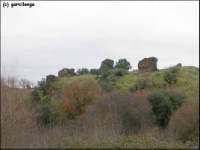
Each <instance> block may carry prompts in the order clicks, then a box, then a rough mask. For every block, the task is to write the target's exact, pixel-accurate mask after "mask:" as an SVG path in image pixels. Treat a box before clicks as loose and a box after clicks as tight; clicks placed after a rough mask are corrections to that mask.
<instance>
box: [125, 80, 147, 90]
mask: <svg viewBox="0 0 200 150" xmlns="http://www.w3.org/2000/svg"><path fill="white" fill-rule="evenodd" d="M147 87H148V81H147V80H146V79H144V78H140V79H138V80H137V81H136V82H135V83H134V85H132V86H131V87H130V88H129V90H130V91H131V92H136V91H141V92H142V90H144V89H145V88H147Z"/></svg>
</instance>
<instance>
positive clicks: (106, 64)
mask: <svg viewBox="0 0 200 150" xmlns="http://www.w3.org/2000/svg"><path fill="white" fill-rule="evenodd" d="M113 65H114V61H113V60H111V59H105V60H103V61H102V62H101V66H100V69H99V70H100V73H101V74H104V73H106V72H108V71H110V70H112V69H113Z"/></svg>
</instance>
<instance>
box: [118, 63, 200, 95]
mask: <svg viewBox="0 0 200 150" xmlns="http://www.w3.org/2000/svg"><path fill="white" fill-rule="evenodd" d="M166 70H167V69H162V70H160V71H156V72H151V73H145V74H136V73H129V74H128V75H125V76H123V77H121V78H119V80H117V81H116V83H115V84H116V86H117V87H118V88H119V89H120V90H124V91H126V90H128V89H129V87H130V86H132V85H134V84H135V81H136V80H137V79H139V78H141V77H144V78H146V79H149V80H150V81H151V82H152V83H154V86H153V88H155V89H158V88H160V87H162V86H164V85H165V81H164V80H163V74H164V71H166ZM198 83H199V69H198V68H196V67H190V66H185V67H182V68H181V70H180V72H179V74H178V81H177V83H176V87H177V88H179V89H181V90H183V92H184V93H185V94H186V95H187V96H194V95H196V93H197V92H198V91H197V90H198Z"/></svg>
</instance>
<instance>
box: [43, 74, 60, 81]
mask: <svg viewBox="0 0 200 150" xmlns="http://www.w3.org/2000/svg"><path fill="white" fill-rule="evenodd" d="M56 79H57V77H56V76H55V75H52V74H50V75H47V76H46V82H47V83H50V82H53V81H56Z"/></svg>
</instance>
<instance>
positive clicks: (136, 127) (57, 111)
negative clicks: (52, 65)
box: [1, 59, 199, 148]
mask: <svg viewBox="0 0 200 150" xmlns="http://www.w3.org/2000/svg"><path fill="white" fill-rule="evenodd" d="M130 69H131V64H130V62H128V61H127V60H126V59H119V60H118V61H117V62H116V63H114V61H113V60H111V59H105V60H103V61H102V63H101V65H100V68H99V69H95V68H93V69H87V68H82V69H79V70H77V72H75V73H74V71H72V74H71V75H70V74H68V75H67V76H65V74H63V73H62V72H60V74H62V76H59V77H57V76H54V75H48V76H47V77H46V78H44V79H42V80H41V81H39V82H38V84H37V86H35V87H34V88H31V85H30V82H28V81H27V80H25V79H23V80H20V82H19V83H20V85H21V86H20V87H21V88H18V86H16V85H17V84H16V80H15V82H14V79H13V80H11V79H10V78H8V80H5V79H3V80H1V90H2V95H1V102H2V147H11V148H12V147H24V148H27V147H32V148H33V147H34V148H38V147H46V148H47V147H52V148H55V147H57V148H58V147H59V148H69V147H70V148H79V147H85V148H87V147H89V148H93V147H94V148H104V147H105V148H191V147H195V148H196V147H199V142H198V141H199V97H198V95H199V86H198V82H199V69H198V68H195V67H185V66H184V67H182V66H174V67H170V68H166V69H161V70H157V71H154V72H146V73H138V72H132V71H130ZM71 70H73V69H71ZM35 139H36V140H35Z"/></svg>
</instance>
